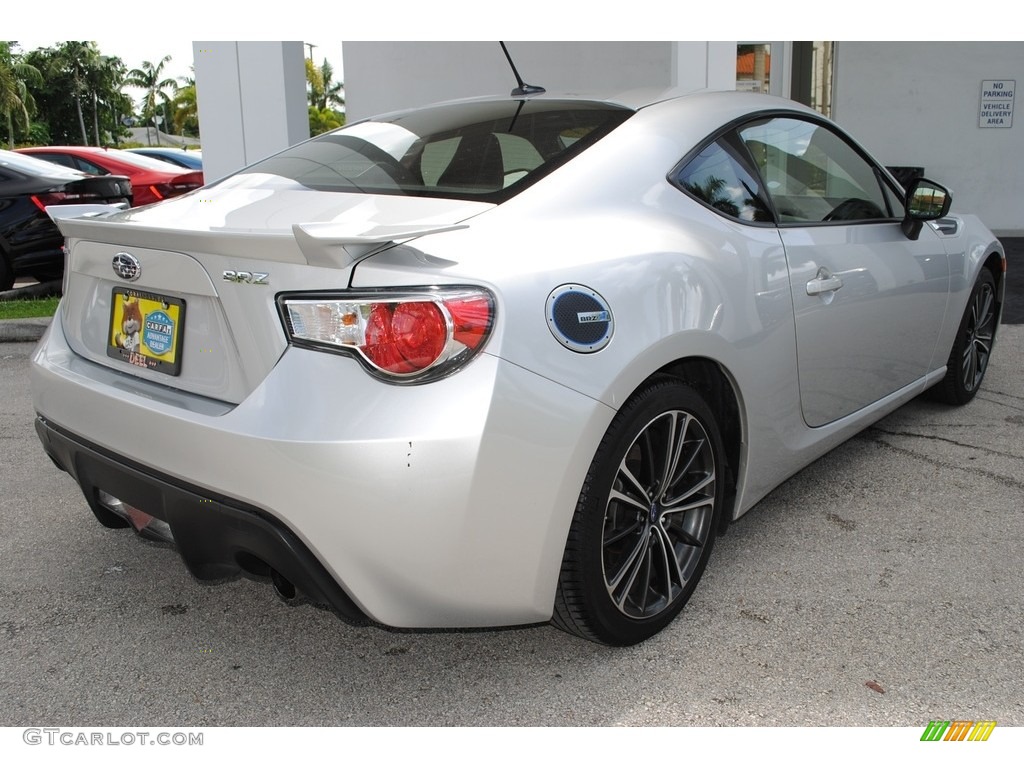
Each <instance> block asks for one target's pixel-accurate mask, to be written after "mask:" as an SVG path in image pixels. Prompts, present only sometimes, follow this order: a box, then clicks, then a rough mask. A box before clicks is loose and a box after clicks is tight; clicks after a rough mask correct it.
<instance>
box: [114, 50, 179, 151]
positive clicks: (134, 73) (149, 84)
mask: <svg viewBox="0 0 1024 768" xmlns="http://www.w3.org/2000/svg"><path fill="white" fill-rule="evenodd" d="M170 60H171V57H170V56H164V57H163V58H162V59H160V61H158V62H157V63H156V64H153V63H152V62H149V61H144V62H142V67H141V68H140V69H133V70H131V71H130V72H129V73H128V76H127V77H126V78H125V83H126V84H128V85H133V86H135V87H136V88H142V89H143V90H144V91H145V92H146V95H145V96H143V97H142V117H143V120H145V119H146V118H147V117H148V118H150V119H151V120H152V121H153V128H154V129H155V130H156V132H157V134H156V136H157V144H159V143H160V129H159V127H158V126H157V120H156V118H157V99H158V98H159V99H160V101H161V102H162V103H163V104H164V105H166V104H167V103H168V102H169V101H170V100H171V97H170V96H169V95H168V89H173V90H175V91H176V90H177V88H178V84H177V83H176V82H175V81H174V80H173V79H172V78H169V77H165V78H163V79H161V78H160V76H161V74H163V71H164V65H166V64H167V62H169V61H170ZM165 122H166V118H165ZM168 127H169V126H168ZM147 140H148V132H147Z"/></svg>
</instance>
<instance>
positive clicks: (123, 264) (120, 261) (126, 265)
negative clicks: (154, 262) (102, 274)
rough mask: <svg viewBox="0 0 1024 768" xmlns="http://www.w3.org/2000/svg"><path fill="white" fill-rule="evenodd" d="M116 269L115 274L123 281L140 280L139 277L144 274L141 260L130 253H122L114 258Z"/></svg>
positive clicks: (113, 263) (113, 264)
mask: <svg viewBox="0 0 1024 768" xmlns="http://www.w3.org/2000/svg"><path fill="white" fill-rule="evenodd" d="M111 266H113V268H114V274H115V275H117V276H118V277H120V278H121V279H122V280H128V281H129V282H131V281H132V280H138V279H139V275H141V274H142V265H141V264H140V263H139V260H138V259H136V258H135V257H134V256H132V255H131V254H130V253H125V252H124V251H121V252H120V253H118V254H116V255H115V256H114V261H113V262H112V263H111Z"/></svg>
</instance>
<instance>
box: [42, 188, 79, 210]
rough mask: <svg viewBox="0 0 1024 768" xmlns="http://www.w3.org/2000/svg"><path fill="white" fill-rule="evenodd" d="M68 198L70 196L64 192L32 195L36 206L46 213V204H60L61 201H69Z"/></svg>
mask: <svg viewBox="0 0 1024 768" xmlns="http://www.w3.org/2000/svg"><path fill="white" fill-rule="evenodd" d="M72 197H74V196H72ZM67 199H68V196H67V195H66V194H65V193H63V192H43V193H41V194H38V195H32V202H33V203H35V206H36V208H38V209H39V210H40V211H42V212H43V213H46V206H48V205H60V204H61V203H64V202H67Z"/></svg>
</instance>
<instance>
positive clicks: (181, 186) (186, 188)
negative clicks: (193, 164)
mask: <svg viewBox="0 0 1024 768" xmlns="http://www.w3.org/2000/svg"><path fill="white" fill-rule="evenodd" d="M200 186H201V185H200V184H197V183H194V182H182V183H178V184H175V183H173V182H172V183H169V184H150V185H149V191H150V192H152V193H153V196H154V197H156V199H157V200H166V199H167V198H168V197H177V196H178V195H184V194H185V193H186V192H191V191H192V190H193V189H199V187H200Z"/></svg>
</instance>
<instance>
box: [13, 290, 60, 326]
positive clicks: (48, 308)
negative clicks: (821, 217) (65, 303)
mask: <svg viewBox="0 0 1024 768" xmlns="http://www.w3.org/2000/svg"><path fill="white" fill-rule="evenodd" d="M59 301H60V298H58V297H57V296H51V297H50V298H46V299H14V300H13V301H0V320H17V319H20V318H25V317H53V313H54V312H56V311H57V302H59Z"/></svg>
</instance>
